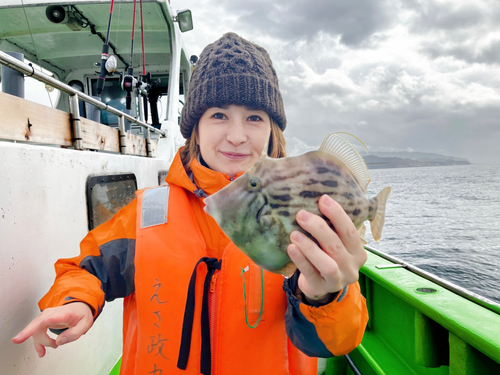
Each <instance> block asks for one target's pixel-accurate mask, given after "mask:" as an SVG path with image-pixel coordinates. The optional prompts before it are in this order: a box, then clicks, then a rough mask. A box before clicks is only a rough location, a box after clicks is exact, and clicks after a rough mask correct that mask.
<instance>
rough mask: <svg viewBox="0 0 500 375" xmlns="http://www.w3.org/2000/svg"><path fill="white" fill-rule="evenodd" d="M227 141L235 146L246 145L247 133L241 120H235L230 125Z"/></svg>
mask: <svg viewBox="0 0 500 375" xmlns="http://www.w3.org/2000/svg"><path fill="white" fill-rule="evenodd" d="M226 139H227V141H228V142H230V143H232V144H233V145H235V146H238V145H240V144H242V143H245V141H246V140H247V135H246V133H245V127H244V123H243V121H241V120H233V121H231V124H230V125H229V128H228V131H227V136H226Z"/></svg>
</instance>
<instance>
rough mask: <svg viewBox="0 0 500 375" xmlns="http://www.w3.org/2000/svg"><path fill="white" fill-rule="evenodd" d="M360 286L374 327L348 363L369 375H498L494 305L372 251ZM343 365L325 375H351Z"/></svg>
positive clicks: (499, 339) (335, 363)
mask: <svg viewBox="0 0 500 375" xmlns="http://www.w3.org/2000/svg"><path fill="white" fill-rule="evenodd" d="M367 250H368V260H367V262H366V264H365V265H364V266H363V267H362V268H361V270H360V271H361V272H360V279H359V283H360V286H361V291H362V293H363V295H364V296H365V297H366V301H367V308H368V313H369V316H370V319H369V321H368V327H367V330H366V333H365V335H364V337H363V341H362V343H361V344H360V345H359V346H358V348H356V349H355V350H354V351H352V352H351V353H350V355H349V356H350V358H351V359H352V361H353V362H354V364H355V366H356V367H357V368H358V369H359V373H361V374H363V375H367V374H377V375H382V374H385V375H392V374H394V375H399V374H405V375H406V374H415V375H424V374H425V375H427V374H429V375H452V374H461V375H462V374H463V375H485V374H492V375H493V374H500V314H499V311H500V310H499V306H498V305H497V304H495V303H494V302H492V301H489V300H487V299H486V298H483V297H481V296H478V295H476V294H474V293H472V292H470V291H467V290H465V289H463V288H461V287H459V286H456V285H454V284H451V283H449V282H447V281H445V280H442V279H440V278H438V277H436V276H434V275H432V274H430V273H427V272H425V271H423V270H421V269H419V268H418V267H415V266H412V265H410V264H407V263H405V262H402V261H401V260H399V259H397V258H395V257H392V256H390V255H388V254H384V253H382V252H380V251H378V250H375V249H372V248H369V247H367ZM353 373H354V372H353V371H352V370H351V369H350V367H349V365H348V364H347V362H346V360H345V359H344V358H343V357H335V358H330V359H329V360H328V362H327V367H326V371H325V374H326V375H340V374H342V375H344V374H353Z"/></svg>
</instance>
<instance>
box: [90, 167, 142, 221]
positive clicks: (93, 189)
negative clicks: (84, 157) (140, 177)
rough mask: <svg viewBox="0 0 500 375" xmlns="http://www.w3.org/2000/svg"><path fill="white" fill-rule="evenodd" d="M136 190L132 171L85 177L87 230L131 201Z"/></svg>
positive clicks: (110, 216)
mask: <svg viewBox="0 0 500 375" xmlns="http://www.w3.org/2000/svg"><path fill="white" fill-rule="evenodd" d="M136 190H137V179H136V178H135V175H134V174H132V173H128V174H118V175H107V176H90V177H89V178H88V179H87V211H88V226H89V230H92V229H94V228H96V227H97V226H99V225H101V224H103V223H105V222H106V221H108V220H109V219H111V218H112V217H113V215H114V214H116V213H117V212H118V211H119V210H120V209H121V208H123V207H125V206H126V205H127V204H129V203H130V202H132V200H133V199H134V198H135V191H136Z"/></svg>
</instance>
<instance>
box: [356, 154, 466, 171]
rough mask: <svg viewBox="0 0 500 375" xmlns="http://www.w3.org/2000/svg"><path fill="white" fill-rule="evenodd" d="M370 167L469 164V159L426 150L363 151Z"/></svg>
mask: <svg viewBox="0 0 500 375" xmlns="http://www.w3.org/2000/svg"><path fill="white" fill-rule="evenodd" d="M362 154H363V158H364V159H365V162H366V165H367V166H368V169H384V168H413V167H435V166H447V165H469V164H471V163H470V162H469V160H467V159H465V158H457V157H454V156H445V155H440V154H431V153H424V152H374V153H370V154H367V153H366V152H364V153H362Z"/></svg>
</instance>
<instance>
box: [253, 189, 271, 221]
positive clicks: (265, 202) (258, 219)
mask: <svg viewBox="0 0 500 375" xmlns="http://www.w3.org/2000/svg"><path fill="white" fill-rule="evenodd" d="M267 203H268V200H267V197H266V196H265V195H264V204H263V205H262V207H261V208H259V210H258V211H257V214H256V215H255V220H257V223H260V218H261V217H262V216H264V215H265V214H267V211H268V210H266V207H267Z"/></svg>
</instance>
